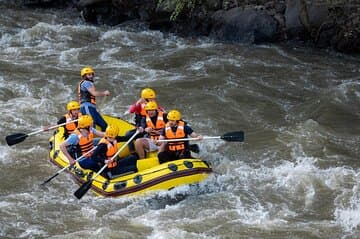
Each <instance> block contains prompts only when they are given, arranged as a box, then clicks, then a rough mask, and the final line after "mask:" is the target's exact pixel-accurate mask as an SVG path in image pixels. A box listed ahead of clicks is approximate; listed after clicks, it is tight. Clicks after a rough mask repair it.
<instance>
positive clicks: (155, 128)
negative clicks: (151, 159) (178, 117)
mask: <svg viewBox="0 0 360 239" xmlns="http://www.w3.org/2000/svg"><path fill="white" fill-rule="evenodd" d="M145 110H146V115H145V117H142V120H141V125H140V127H139V130H140V131H143V130H144V131H145V133H146V134H145V136H144V138H138V139H136V141H135V151H136V153H137V154H138V156H139V159H143V158H145V152H153V151H157V150H158V148H159V145H160V144H156V143H154V140H157V139H159V137H160V132H161V130H162V129H163V128H164V127H165V124H166V123H167V121H168V120H167V114H166V113H164V112H162V111H160V110H159V107H158V105H157V104H156V102H155V101H150V102H148V103H147V104H146V105H145Z"/></svg>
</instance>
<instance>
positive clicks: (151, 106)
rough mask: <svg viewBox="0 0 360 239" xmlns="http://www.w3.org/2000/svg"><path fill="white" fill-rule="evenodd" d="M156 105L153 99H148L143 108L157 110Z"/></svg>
mask: <svg viewBox="0 0 360 239" xmlns="http://www.w3.org/2000/svg"><path fill="white" fill-rule="evenodd" d="M157 108H158V105H157V104H156V102H155V101H150V102H148V103H146V105H145V110H157Z"/></svg>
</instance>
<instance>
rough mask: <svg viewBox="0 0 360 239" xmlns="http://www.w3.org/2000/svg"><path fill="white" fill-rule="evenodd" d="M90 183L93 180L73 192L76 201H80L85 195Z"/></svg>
mask: <svg viewBox="0 0 360 239" xmlns="http://www.w3.org/2000/svg"><path fill="white" fill-rule="evenodd" d="M92 181H93V180H88V181H87V182H86V183H84V184H83V185H81V187H80V188H79V189H78V190H76V192H74V195H75V197H77V199H81V198H82V197H83V196H84V195H85V193H87V191H89V189H90V188H91V184H92Z"/></svg>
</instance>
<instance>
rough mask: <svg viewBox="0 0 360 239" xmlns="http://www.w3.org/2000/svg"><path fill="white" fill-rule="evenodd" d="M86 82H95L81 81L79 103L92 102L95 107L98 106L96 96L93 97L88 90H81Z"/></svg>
mask: <svg viewBox="0 0 360 239" xmlns="http://www.w3.org/2000/svg"><path fill="white" fill-rule="evenodd" d="M84 81H90V82H94V81H92V80H88V79H83V80H82V81H80V83H79V86H78V96H79V102H80V104H81V103H84V102H90V103H91V104H93V105H96V99H95V96H93V95H92V94H91V93H90V92H89V91H87V90H81V84H82V83H83V82H84Z"/></svg>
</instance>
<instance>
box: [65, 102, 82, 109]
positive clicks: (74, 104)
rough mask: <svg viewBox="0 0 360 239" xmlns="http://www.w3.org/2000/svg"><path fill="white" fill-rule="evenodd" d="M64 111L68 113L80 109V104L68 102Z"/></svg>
mask: <svg viewBox="0 0 360 239" xmlns="http://www.w3.org/2000/svg"><path fill="white" fill-rule="evenodd" d="M66 109H67V110H68V111H70V110H78V109H80V104H79V102H77V101H70V102H69V103H67V105H66Z"/></svg>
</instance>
